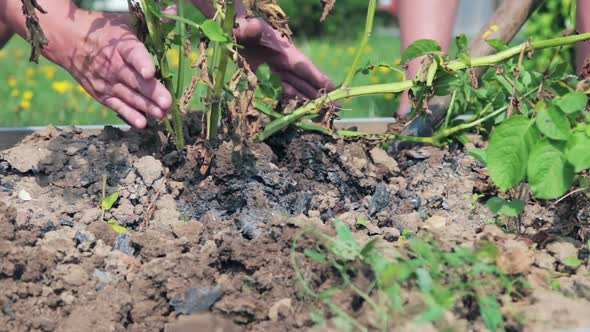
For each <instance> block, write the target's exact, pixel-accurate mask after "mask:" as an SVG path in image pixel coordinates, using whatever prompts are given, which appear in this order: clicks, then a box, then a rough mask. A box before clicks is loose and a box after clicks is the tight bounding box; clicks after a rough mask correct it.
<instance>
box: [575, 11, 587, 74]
mask: <svg viewBox="0 0 590 332" xmlns="http://www.w3.org/2000/svg"><path fill="white" fill-rule="evenodd" d="M577 21H578V22H577V25H578V26H577V27H576V31H577V32H578V33H583V32H589V31H590V1H587V0H578V19H577ZM589 56H590V43H589V42H587V41H585V42H581V43H579V44H578V49H577V52H576V64H577V71H578V73H580V72H581V71H582V68H583V67H584V62H585V61H586V59H587V58H588V57H589Z"/></svg>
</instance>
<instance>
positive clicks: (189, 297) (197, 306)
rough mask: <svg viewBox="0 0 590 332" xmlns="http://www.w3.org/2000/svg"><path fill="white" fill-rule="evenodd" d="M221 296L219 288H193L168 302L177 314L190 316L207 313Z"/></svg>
mask: <svg viewBox="0 0 590 332" xmlns="http://www.w3.org/2000/svg"><path fill="white" fill-rule="evenodd" d="M222 296H223V292H222V291H221V288H219V287H215V288H205V287H193V288H189V289H188V290H186V291H185V292H184V293H182V294H181V295H179V296H177V297H175V298H174V299H172V300H170V306H171V307H172V309H173V310H174V312H175V313H177V314H185V315H192V314H196V313H200V312H203V311H208V310H209V309H211V307H212V306H213V305H214V304H215V302H217V301H218V300H219V299H220V298H221V297H222Z"/></svg>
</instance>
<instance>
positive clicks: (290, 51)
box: [234, 17, 334, 100]
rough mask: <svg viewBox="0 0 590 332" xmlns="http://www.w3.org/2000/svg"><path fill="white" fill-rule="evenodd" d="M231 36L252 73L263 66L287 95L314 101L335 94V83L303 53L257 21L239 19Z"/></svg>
mask: <svg viewBox="0 0 590 332" xmlns="http://www.w3.org/2000/svg"><path fill="white" fill-rule="evenodd" d="M236 24H237V28H236V29H235V30H234V35H235V37H236V40H237V42H238V44H240V45H242V46H243V47H244V48H243V49H242V50H241V51H240V53H241V55H242V56H243V57H244V58H245V59H246V61H247V62H248V64H249V65H250V67H251V68H252V70H253V71H256V68H258V66H260V65H261V64H263V63H266V64H268V65H269V67H270V69H271V70H272V71H273V72H274V73H275V74H277V75H279V76H280V77H281V80H282V82H283V90H284V92H285V93H286V94H288V95H291V96H296V97H300V98H303V99H306V100H308V99H316V98H317V97H319V96H320V95H321V94H322V93H326V92H330V91H332V90H334V83H332V81H330V79H329V78H328V76H326V74H324V73H323V72H322V71H321V70H320V69H319V68H318V67H317V66H316V65H315V64H314V63H313V62H312V61H311V60H310V59H309V58H308V57H307V56H306V55H305V54H303V52H301V51H300V50H299V49H297V47H295V45H293V43H292V42H291V41H290V40H289V39H288V38H287V37H285V36H282V35H281V33H280V32H278V31H277V30H275V29H273V28H272V27H271V26H270V25H269V24H268V23H266V22H265V21H264V20H262V19H260V18H245V17H238V18H237V19H236Z"/></svg>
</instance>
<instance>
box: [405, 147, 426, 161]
mask: <svg viewBox="0 0 590 332" xmlns="http://www.w3.org/2000/svg"><path fill="white" fill-rule="evenodd" d="M406 155H407V156H408V157H410V158H412V159H416V160H425V159H428V158H430V156H431V155H432V153H431V152H430V151H428V150H426V149H424V148H422V149H419V150H408V151H406Z"/></svg>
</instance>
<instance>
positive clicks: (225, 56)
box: [207, 0, 236, 143]
mask: <svg viewBox="0 0 590 332" xmlns="http://www.w3.org/2000/svg"><path fill="white" fill-rule="evenodd" d="M225 10H226V12H225V19H224V20H223V31H224V32H225V33H226V34H227V35H228V36H231V35H232V32H233V27H234V21H235V16H236V6H235V3H234V1H233V0H227V2H226V9H225ZM215 51H216V52H215V53H216V54H215V56H217V53H219V56H218V58H219V65H218V67H217V68H216V71H215V86H214V87H213V102H212V103H211V109H210V110H209V115H208V117H207V139H208V140H209V142H213V143H214V142H216V141H217V126H218V124H219V119H220V117H221V94H222V92H223V85H224V84H225V73H226V71H227V65H228V62H229V58H230V50H229V48H228V46H227V45H226V44H225V43H217V44H216V46H215Z"/></svg>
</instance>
